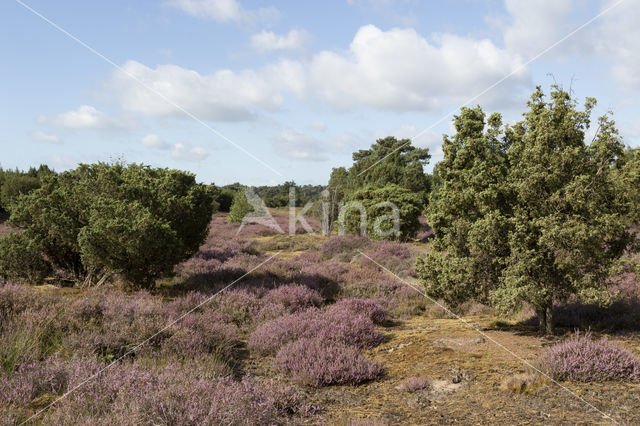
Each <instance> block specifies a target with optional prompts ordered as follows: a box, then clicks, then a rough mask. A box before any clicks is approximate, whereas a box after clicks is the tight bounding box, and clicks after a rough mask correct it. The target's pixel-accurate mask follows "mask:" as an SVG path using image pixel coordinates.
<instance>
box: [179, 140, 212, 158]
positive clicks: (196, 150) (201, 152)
mask: <svg viewBox="0 0 640 426" xmlns="http://www.w3.org/2000/svg"><path fill="white" fill-rule="evenodd" d="M171 156H172V157H173V158H174V159H175V160H184V161H201V160H204V159H205V158H207V157H208V156H209V153H208V152H207V150H206V149H204V148H202V147H200V146H191V145H186V144H183V143H177V144H175V145H174V146H173V150H172V151H171Z"/></svg>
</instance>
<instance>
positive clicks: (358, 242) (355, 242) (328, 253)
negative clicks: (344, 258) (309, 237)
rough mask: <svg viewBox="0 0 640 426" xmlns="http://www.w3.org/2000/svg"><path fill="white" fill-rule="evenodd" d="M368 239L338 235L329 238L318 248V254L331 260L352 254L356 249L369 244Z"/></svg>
mask: <svg viewBox="0 0 640 426" xmlns="http://www.w3.org/2000/svg"><path fill="white" fill-rule="evenodd" d="M370 243H371V241H370V240H369V239H368V238H365V237H361V236H355V235H339V236H335V237H331V238H329V239H328V240H327V241H325V242H324V243H323V244H322V246H321V247H320V253H322V255H323V256H324V257H325V258H333V257H335V256H338V255H349V254H353V253H354V252H355V251H356V250H357V249H360V248H363V247H365V246H367V245H368V244H370Z"/></svg>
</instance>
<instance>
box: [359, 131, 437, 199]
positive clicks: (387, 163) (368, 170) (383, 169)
mask: <svg viewBox="0 0 640 426" xmlns="http://www.w3.org/2000/svg"><path fill="white" fill-rule="evenodd" d="M430 158H431V155H429V150H428V149H426V148H416V147H414V146H413V145H411V140H409V139H401V140H397V139H396V138H394V137H392V136H389V137H386V138H384V139H378V140H377V141H376V143H375V144H373V145H371V148H370V149H363V150H360V151H358V152H354V153H353V166H351V168H350V169H349V173H348V179H347V185H348V192H355V191H358V190H360V189H363V188H366V187H368V186H374V187H377V188H382V187H384V186H386V185H388V184H395V185H398V186H400V187H402V188H406V189H408V190H410V191H412V192H414V193H417V194H420V195H421V196H422V197H423V200H424V201H425V202H426V197H427V195H428V193H429V185H430V181H429V178H428V176H427V175H426V174H425V173H424V170H423V166H424V165H425V164H427V162H428V161H429V159H430Z"/></svg>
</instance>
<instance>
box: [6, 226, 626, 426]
mask: <svg viewBox="0 0 640 426" xmlns="http://www.w3.org/2000/svg"><path fill="white" fill-rule="evenodd" d="M277 217H278V218H281V217H282V216H277ZM252 226H253V225H252ZM262 228H263V229H266V228H264V227H262ZM238 229H239V225H233V224H229V223H228V222H227V221H226V219H225V216H224V215H221V214H216V215H214V216H213V217H212V220H211V222H210V233H209V235H208V236H207V238H206V239H205V240H204V242H203V244H202V245H201V246H200V248H199V250H198V251H197V252H196V253H194V255H193V256H192V257H190V258H189V259H186V260H184V261H183V262H181V263H179V264H178V265H176V266H175V268H174V272H173V276H171V277H168V278H163V279H160V280H158V281H157V283H156V286H155V287H154V288H151V289H149V290H141V291H132V290H131V289H130V287H127V286H124V285H120V283H118V282H107V283H104V284H103V285H101V286H99V287H89V288H79V287H76V288H55V287H54V286H50V285H49V286H42V287H35V288H34V287H31V286H25V285H15V284H12V283H8V282H2V283H0V338H1V339H2V342H3V344H2V345H0V366H1V369H2V371H1V372H0V413H1V415H2V416H3V418H6V419H10V420H9V421H13V422H17V423H19V422H20V421H21V420H24V419H26V417H27V416H28V414H33V412H34V411H33V410H34V409H35V408H37V407H44V406H46V405H47V404H48V403H50V402H51V401H53V400H55V398H56V396H57V395H61V394H62V393H64V392H65V391H66V390H68V389H72V388H73V386H74V385H75V384H78V383H80V382H81V381H82V380H83V379H85V378H88V377H91V376H92V375H93V374H94V373H97V372H98V371H99V370H100V369H102V368H106V369H105V370H104V371H103V372H101V373H100V374H98V375H97V376H96V377H95V378H94V379H92V380H90V381H89V382H87V384H86V385H84V386H83V387H82V388H81V389H79V390H78V391H77V392H73V393H72V394H71V395H69V397H68V398H66V399H65V400H64V401H61V402H60V403H59V404H56V405H55V406H53V407H51V408H50V409H49V410H47V412H46V413H43V415H42V417H41V420H42V421H43V422H44V423H45V424H69V423H71V424H114V423H124V424H282V423H296V422H299V421H300V420H301V419H302V417H303V416H307V415H316V414H317V413H319V412H320V411H319V410H320V408H319V407H318V405H322V404H318V399H317V395H315V394H313V393H310V392H315V390H310V388H319V387H323V386H337V387H340V386H343V385H348V386H350V387H351V386H354V388H350V389H356V388H355V387H357V386H365V387H366V386H369V385H367V383H368V382H371V381H375V382H376V384H375V386H378V385H379V384H380V385H382V384H383V383H386V381H385V380H380V381H378V380H379V379H381V378H382V377H383V374H384V375H385V376H386V375H395V374H399V373H398V372H397V371H395V370H394V369H393V367H392V366H391V364H390V363H391V362H396V360H400V359H402V360H406V362H409V361H410V360H413V361H412V362H415V361H416V359H417V358H413V357H407V358H406V359H405V358H402V357H403V356H404V355H403V352H401V351H403V350H406V349H407V348H417V346H414V345H410V346H405V345H408V344H410V343H412V342H413V341H414V339H415V335H413V336H412V337H411V338H408V339H405V340H402V341H401V342H400V343H395V344H394V345H392V346H386V345H387V342H388V340H389V339H394V334H395V333H398V330H397V328H396V327H397V325H398V324H403V322H404V320H411V318H416V316H423V315H424V314H425V313H426V314H427V315H426V316H430V317H445V318H448V316H447V315H441V314H438V313H435V311H436V310H437V309H434V308H433V307H432V305H431V304H429V302H428V300H427V299H426V298H425V297H424V296H423V295H422V294H421V293H420V292H418V291H416V290H415V289H412V288H411V287H410V286H408V285H407V284H406V283H403V282H401V281H399V280H398V279H397V278H395V277H393V276H392V275H391V274H389V273H388V272H387V271H385V269H384V268H381V267H379V266H378V265H376V264H375V263H373V262H371V261H369V260H368V259H366V257H364V256H362V255H360V254H359V253H358V251H362V252H363V253H365V254H366V255H367V256H369V257H371V258H372V259H374V260H375V261H376V262H378V263H380V264H381V265H383V266H385V268H388V269H390V270H392V271H394V272H395V273H397V274H398V275H401V276H404V277H405V280H408V282H409V283H411V284H413V285H415V284H416V283H415V280H412V278H411V274H410V269H411V267H412V266H411V265H412V264H413V260H414V258H415V254H416V250H417V248H416V245H408V244H406V243H399V242H390V241H375V242H374V241H370V240H368V239H366V238H363V237H355V236H344V237H342V236H333V237H329V238H324V237H320V236H301V235H296V236H288V235H282V236H280V235H270V236H269V235H267V236H265V235H261V233H260V232H258V231H256V232H254V231H251V232H248V233H247V235H244V234H245V230H251V229H258V228H248V227H247V226H245V227H244V228H243V230H242V231H241V232H240V234H239V235H236V232H237V230H238ZM272 249H278V250H283V251H284V254H285V255H283V256H276V257H274V258H272V259H270V260H269V261H268V262H266V263H264V264H263V265H262V266H260V267H259V268H258V269H256V270H255V271H253V272H251V273H249V274H248V275H246V274H247V272H249V271H251V270H252V269H253V268H255V267H256V266H258V265H260V264H261V263H262V262H265V260H267V259H269V257H270V256H271V255H272V254H273V252H272V251H271V250H272ZM631 272H632V271H631V270H630V269H625V270H624V271H621V272H620V273H619V275H617V276H616V277H615V279H613V278H612V281H611V301H612V302H611V304H609V305H607V306H608V307H609V308H608V309H614V308H615V309H618V308H619V307H620V306H622V305H620V303H626V304H627V305H624V306H629V307H633V306H635V305H633V303H634V301H636V300H637V296H636V295H637V294H638V291H637V286H636V281H635V275H633V274H631ZM243 275H246V276H244V277H243ZM240 277H243V278H242V279H240V280H239V281H237V282H236V283H235V284H233V285H232V286H231V287H229V288H226V289H225V287H227V286H228V285H229V284H230V283H231V282H233V281H234V280H236V279H238V278H240ZM222 289H224V291H222V292H220V291H221V290H222ZM563 306H568V305H558V306H557V309H559V310H560V309H563ZM599 309H602V308H599ZM456 312H459V313H461V314H465V315H475V314H476V313H487V312H489V313H491V311H487V308H486V306H484V305H481V304H478V303H473V302H468V303H465V304H461V305H460V306H459V307H458V308H457V310H456ZM426 316H425V317H426ZM556 318H557V319H558V320H562V315H560V314H558V315H556ZM625 318H626V319H625V321H628V320H629V318H633V317H632V316H629V317H627V316H625ZM609 320H611V321H614V320H616V319H615V318H610V319H609ZM447 321H449V320H447ZM451 321H455V320H451ZM173 322H175V324H172V325H170V326H168V325H169V324H171V323H173ZM431 327H437V325H433V324H431V325H429V326H427V327H424V328H429V329H430V328H431ZM390 329H391V330H392V331H391V333H389V332H388V330H390ZM634 329H635V328H634ZM443 340H444V341H446V339H443ZM140 343H143V344H142V345H140ZM382 344H384V345H385V346H380V345H382ZM439 344H440V343H435V344H434V345H431V346H429V347H432V346H433V347H434V348H438V347H439V346H438V345H439ZM398 348H399V349H398ZM396 351H397V352H396ZM387 354H388V356H389V357H391V356H397V357H398V358H397V359H396V358H393V359H392V360H391V361H389V359H387V358H385V357H386V356H387ZM429 356H431V355H429ZM374 358H375V359H374ZM421 359H422V358H421ZM619 359H622V358H619ZM433 360H434V358H424V359H422V361H424V362H429V363H431V362H432V361H433ZM114 361H115V362H114ZM112 362H114V363H113V364H110V363H112ZM403 362H404V361H403ZM447 362H448V361H443V363H444V364H446V363H447ZM456 362H457V361H456ZM444 364H443V365H444ZM427 376H428V377H437V376H433V375H431V374H428V373H424V374H423V372H422V371H416V372H415V373H412V374H406V375H404V376H402V377H401V378H398V377H393V379H392V380H390V381H389V383H392V384H393V387H395V386H397V385H398V383H400V387H398V389H401V390H406V391H407V392H414V391H418V390H421V389H430V388H429V386H431V384H432V383H431V381H429V380H427V379H424V377H427ZM407 378H409V379H407ZM597 380H601V379H597ZM383 386H386V384H384V385H383ZM434 386H435V385H434ZM319 392H321V391H319ZM391 394H393V388H392V389H391ZM430 394H431V389H430V393H429V395H430ZM319 395H322V394H319ZM421 395H422V394H421V393H416V394H415V395H412V396H411V397H412V398H413V397H416V398H420V397H421ZM316 420H318V422H320V421H321V420H319V419H315V418H314V419H313V420H312V422H315V421H316Z"/></svg>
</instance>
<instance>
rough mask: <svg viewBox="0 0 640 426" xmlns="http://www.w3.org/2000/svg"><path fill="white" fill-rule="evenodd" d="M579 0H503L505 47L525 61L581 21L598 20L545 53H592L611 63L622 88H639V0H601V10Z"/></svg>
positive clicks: (560, 37)
mask: <svg viewBox="0 0 640 426" xmlns="http://www.w3.org/2000/svg"><path fill="white" fill-rule="evenodd" d="M590 4H591V3H588V2H581V1H577V0H540V1H536V2H531V1H527V0H505V8H506V10H507V12H508V13H509V23H508V24H506V25H502V27H503V28H502V29H503V38H504V42H505V46H506V48H507V50H508V51H509V52H511V53H512V54H515V55H519V56H521V57H522V58H524V59H525V60H527V59H529V58H531V57H533V56H534V55H536V54H538V53H540V52H542V51H543V50H544V49H547V48H549V47H550V46H552V45H553V44H555V43H556V42H558V41H559V40H561V39H562V38H564V37H565V36H567V35H568V34H570V33H571V32H572V31H573V30H575V29H576V28H577V27H578V26H580V25H582V24H584V23H585V22H586V21H587V20H588V19H590V18H593V17H594V16H595V15H596V14H597V13H598V12H604V13H603V14H602V15H601V16H600V17H599V18H598V19H597V20H595V21H593V22H592V23H590V24H589V25H588V26H586V27H584V28H582V29H581V30H580V31H578V32H576V33H575V34H573V35H572V36H571V37H570V38H567V39H566V40H564V41H562V43H560V44H558V45H557V46H555V47H553V49H551V50H550V51H549V52H547V53H545V57H549V56H551V57H554V56H555V57H556V58H562V57H564V56H566V55H569V54H576V55H580V56H583V57H591V58H593V59H596V60H599V61H600V62H601V63H603V64H605V66H606V65H607V64H608V65H609V66H610V67H611V73H612V76H613V78H614V79H615V80H616V81H617V82H618V83H620V84H621V85H622V87H623V90H638V89H640V73H638V71H637V70H638V69H640V26H638V22H640V8H638V5H637V3H636V2H633V1H627V2H622V3H620V2H618V1H616V0H606V1H603V2H602V4H601V7H600V9H599V10H595V11H593V10H590V9H589V5H590Z"/></svg>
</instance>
